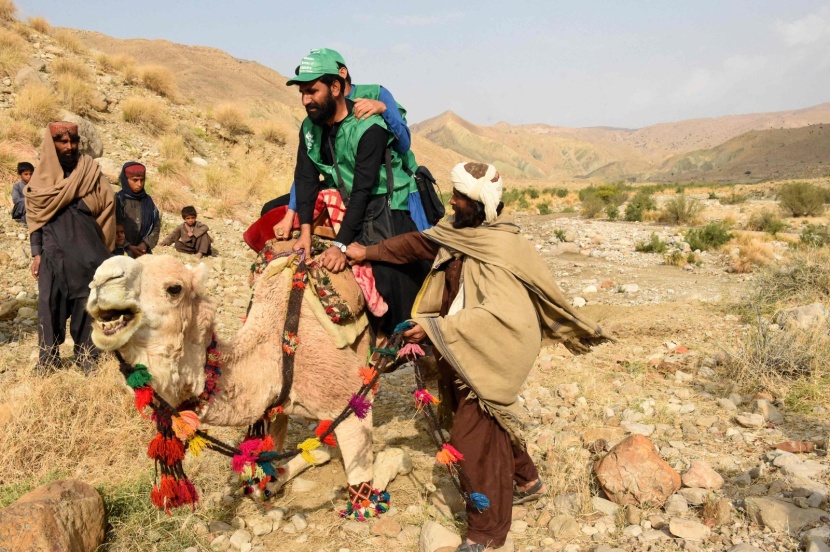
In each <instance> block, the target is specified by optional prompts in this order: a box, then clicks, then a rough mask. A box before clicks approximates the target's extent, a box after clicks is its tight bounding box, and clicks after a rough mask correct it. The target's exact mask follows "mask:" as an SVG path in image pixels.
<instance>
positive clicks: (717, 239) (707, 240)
mask: <svg viewBox="0 0 830 552" xmlns="http://www.w3.org/2000/svg"><path fill="white" fill-rule="evenodd" d="M732 237H733V235H732V232H730V231H729V227H728V226H727V225H726V224H724V223H723V222H720V221H716V222H710V223H709V224H707V225H706V226H704V227H703V228H692V229H691V230H689V231H688V232H686V238H685V239H686V243H688V244H689V246H690V247H691V248H692V251H695V250H697V249H699V250H701V251H706V250H707V249H714V248H716V247H720V246H721V245H723V244H725V243H727V242H728V241H729V240H731V239H732Z"/></svg>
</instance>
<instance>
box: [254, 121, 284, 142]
mask: <svg viewBox="0 0 830 552" xmlns="http://www.w3.org/2000/svg"><path fill="white" fill-rule="evenodd" d="M257 133H258V134H259V136H260V137H261V138H262V139H263V140H265V141H266V142H270V143H271V144H276V145H278V146H284V145H285V142H286V137H285V130H284V129H283V128H282V126H280V125H279V124H278V123H275V122H273V121H269V122H267V123H264V124H263V125H261V126H260V127H259V129H258V131H257Z"/></svg>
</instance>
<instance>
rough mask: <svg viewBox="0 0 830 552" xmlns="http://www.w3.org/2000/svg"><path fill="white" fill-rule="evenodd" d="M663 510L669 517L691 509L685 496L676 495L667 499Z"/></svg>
mask: <svg viewBox="0 0 830 552" xmlns="http://www.w3.org/2000/svg"><path fill="white" fill-rule="evenodd" d="M663 509H664V510H665V511H666V513H667V514H669V515H674V514H682V513H683V512H685V511H687V510H688V509H689V503H688V502H687V501H686V498H685V497H684V496H683V495H681V494H677V493H675V494H673V495H671V496H670V497H669V498H667V499H666V503H665V505H664V506H663Z"/></svg>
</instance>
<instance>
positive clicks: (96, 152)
mask: <svg viewBox="0 0 830 552" xmlns="http://www.w3.org/2000/svg"><path fill="white" fill-rule="evenodd" d="M60 118H61V120H62V121H69V122H70V123H75V124H76V125H78V134H80V135H81V145H80V146H79V149H80V151H81V153H84V154H86V155H89V156H90V157H92V158H93V159H96V158H98V157H101V156H102V155H104V142H103V141H101V135H100V133H99V132H98V129H97V128H95V125H94V124H92V122H91V121H90V120H89V119H85V118H83V117H81V116H80V115H76V114H75V113H72V112H69V111H66V110H63V111H61V113H60Z"/></svg>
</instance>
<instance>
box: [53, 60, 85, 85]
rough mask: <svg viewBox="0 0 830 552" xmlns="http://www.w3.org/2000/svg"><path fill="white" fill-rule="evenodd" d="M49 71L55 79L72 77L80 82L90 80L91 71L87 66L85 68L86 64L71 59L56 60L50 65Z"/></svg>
mask: <svg viewBox="0 0 830 552" xmlns="http://www.w3.org/2000/svg"><path fill="white" fill-rule="evenodd" d="M49 69H50V70H51V71H52V73H53V74H54V75H55V76H57V77H61V76H63V75H72V76H73V77H77V78H78V79H80V80H82V81H88V80H91V79H92V70H91V69H90V68H89V66H87V64H86V63H84V62H82V61H80V60H77V59H73V58H60V59H57V60H55V61H54V62H53V63H52V65H50V66H49Z"/></svg>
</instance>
